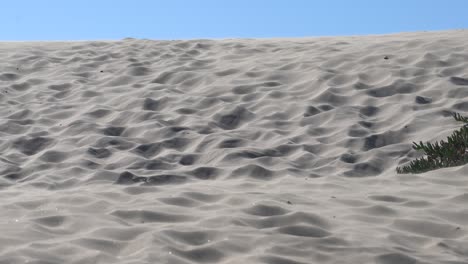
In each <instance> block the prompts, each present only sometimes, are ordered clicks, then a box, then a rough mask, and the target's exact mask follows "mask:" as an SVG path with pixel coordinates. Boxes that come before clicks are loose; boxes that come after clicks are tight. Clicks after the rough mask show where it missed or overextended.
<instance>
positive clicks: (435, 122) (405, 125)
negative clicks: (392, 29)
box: [0, 30, 468, 264]
mask: <svg viewBox="0 0 468 264" xmlns="http://www.w3.org/2000/svg"><path fill="white" fill-rule="evenodd" d="M467 43H468V31H466V30H453V31H440V32H416V33H400V34H393V35H379V36H350V37H325V38H296V39H293V38H292V39H226V40H189V41H154V40H141V39H124V40H122V41H89V42H88V41H85V42H3V43H0V208H1V214H0V234H1V235H0V263H1V264H3V263H5V264H7V263H8V264H16V263H18V264H19V263H50V264H52V263H57V264H58V263H129V264H130V263H135V264H136V263H169V264H188V263H225V264H235V263H268V264H301V263H304V264H305V263H378V264H390V263H399V264H412V263H437V264H442V263H445V264H456V263H457V264H461V263H468V206H467V204H468V176H467V175H468V166H460V167H451V168H444V169H440V170H435V171H431V172H427V173H423V174H417V175H413V174H397V173H396V171H395V169H396V167H397V166H401V165H403V164H406V163H407V162H409V161H410V160H413V159H415V158H417V157H420V156H421V155H422V154H421V153H418V152H416V151H414V150H413V149H412V148H411V145H412V142H413V141H418V142H419V141H420V140H421V141H424V142H426V141H430V142H434V141H435V140H441V139H446V137H447V136H449V135H450V134H451V133H452V131H454V130H455V129H457V128H459V127H460V123H457V122H455V121H454V120H453V118H452V117H451V112H452V111H456V112H459V113H461V114H462V115H464V116H467V115H468V101H467V97H468V44H467Z"/></svg>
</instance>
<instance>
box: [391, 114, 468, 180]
mask: <svg viewBox="0 0 468 264" xmlns="http://www.w3.org/2000/svg"><path fill="white" fill-rule="evenodd" d="M453 117H454V118H455V120H456V121H460V122H464V123H465V125H464V126H463V127H461V128H460V129H458V130H456V131H454V132H453V134H452V135H451V136H449V137H448V138H447V142H445V141H443V140H441V141H440V143H438V142H437V141H436V142H435V144H431V143H430V142H427V143H426V145H424V144H423V142H422V141H420V143H419V145H418V143H416V142H413V149H415V150H422V151H424V152H425V154H426V156H425V157H422V158H419V159H416V160H413V161H411V162H410V164H409V165H407V166H403V167H402V168H400V167H397V169H396V171H397V173H423V172H426V171H431V170H435V169H440V168H446V167H453V166H460V165H463V164H466V163H468V152H467V151H466V150H467V148H468V118H466V117H462V116H461V115H460V114H459V113H453Z"/></svg>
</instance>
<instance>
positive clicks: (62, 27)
mask: <svg viewBox="0 0 468 264" xmlns="http://www.w3.org/2000/svg"><path fill="white" fill-rule="evenodd" d="M461 28H465V29H466V28H468V0H443V1H439V0H388V1H386V0H320V1H319V0H308V1H307V0H152V1H151V0H2V1H1V3H0V40H3V41H5V40H108V39H122V38H125V37H133V38H148V39H197V38H265V37H306V36H336V35H366V34H384V33H394V32H407V31H424V30H445V29H461Z"/></svg>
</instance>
